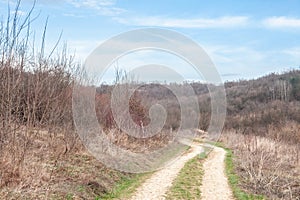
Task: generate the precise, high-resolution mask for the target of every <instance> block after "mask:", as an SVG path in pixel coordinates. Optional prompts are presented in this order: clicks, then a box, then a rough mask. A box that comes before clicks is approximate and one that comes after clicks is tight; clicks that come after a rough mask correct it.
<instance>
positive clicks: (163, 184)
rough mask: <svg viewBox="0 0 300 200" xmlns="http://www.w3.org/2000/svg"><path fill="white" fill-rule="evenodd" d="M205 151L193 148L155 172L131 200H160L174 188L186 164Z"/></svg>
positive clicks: (199, 147)
mask: <svg viewBox="0 0 300 200" xmlns="http://www.w3.org/2000/svg"><path fill="white" fill-rule="evenodd" d="M202 151H203V148H202V147H201V146H199V145H198V146H197V145H195V146H192V147H191V149H190V150H189V151H188V152H187V153H186V154H184V155H182V156H181V157H180V158H178V159H177V160H176V161H175V162H173V163H172V164H171V165H169V166H168V167H166V168H163V169H162V170H159V171H157V172H155V173H154V174H153V175H152V176H151V177H150V178H149V179H148V180H146V182H145V183H144V184H143V185H142V186H141V187H139V188H138V190H137V192H136V193H135V195H134V196H133V197H132V198H131V200H145V199H147V200H152V199H153V200H160V199H165V198H164V195H165V193H166V192H167V191H168V189H169V188H170V187H171V186H172V182H173V180H174V179H175V178H176V176H177V174H178V173H179V172H180V170H181V169H182V168H183V166H184V164H185V163H186V162H187V161H189V160H190V159H192V158H193V157H195V156H196V155H198V154H200V153H201V152H202Z"/></svg>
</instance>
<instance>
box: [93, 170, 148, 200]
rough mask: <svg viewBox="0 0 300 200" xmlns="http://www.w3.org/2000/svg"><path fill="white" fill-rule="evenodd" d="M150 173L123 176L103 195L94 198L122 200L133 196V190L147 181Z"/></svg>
mask: <svg viewBox="0 0 300 200" xmlns="http://www.w3.org/2000/svg"><path fill="white" fill-rule="evenodd" d="M151 174H152V173H150V172H149V173H143V174H133V175H132V176H130V177H128V176H124V177H123V178H122V179H121V180H120V181H119V182H118V183H117V184H116V186H115V187H114V188H113V189H112V190H111V191H110V192H109V193H106V194H105V195H103V196H101V197H97V198H95V199H96V200H98V199H123V198H129V197H130V196H132V195H133V193H134V192H135V190H136V189H137V188H138V187H139V186H140V185H141V184H142V183H143V182H144V181H145V180H146V179H147V178H149V177H150V175H151Z"/></svg>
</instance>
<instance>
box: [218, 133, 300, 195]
mask: <svg viewBox="0 0 300 200" xmlns="http://www.w3.org/2000/svg"><path fill="white" fill-rule="evenodd" d="M222 140H223V142H224V143H225V144H227V145H228V146H229V147H230V148H231V149H233V151H234V155H235V162H236V164H237V167H236V170H237V173H238V174H239V175H240V176H241V178H242V179H241V187H242V188H243V189H244V190H245V191H247V192H249V193H253V194H263V195H265V196H267V197H268V198H270V199H299V197H300V157H299V152H300V147H299V145H297V144H296V145H288V144H286V143H283V142H281V141H275V140H271V139H267V138H264V137H259V136H253V135H241V134H233V133H226V134H224V135H223V137H222Z"/></svg>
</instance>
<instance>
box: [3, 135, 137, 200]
mask: <svg viewBox="0 0 300 200" xmlns="http://www.w3.org/2000/svg"><path fill="white" fill-rule="evenodd" d="M23 134H24V132H23ZM49 135H50V134H49V133H47V132H46V131H44V132H42V131H41V132H37V133H36V134H35V137H34V139H28V141H29V144H28V145H27V150H26V152H25V153H24V158H23V159H22V163H20V165H19V167H16V168H14V166H12V164H11V162H10V159H12V156H11V154H10V152H9V151H6V150H4V151H2V153H5V154H6V155H5V156H3V158H6V160H5V159H2V160H1V174H0V181H1V182H0V183H1V187H0V199H67V198H70V199H73V198H77V199H95V198H97V197H101V196H102V195H104V194H105V193H107V192H109V191H110V190H111V189H112V188H113V187H114V185H115V184H116V183H117V182H118V181H120V180H121V179H122V178H124V177H130V176H131V175H128V174H127V175H126V174H124V173H121V172H116V171H114V170H110V169H107V168H106V167H105V166H104V165H102V164H101V163H100V162H99V161H97V160H96V159H95V158H94V157H92V156H91V155H90V154H88V153H87V152H86V151H85V149H84V148H83V146H82V145H81V143H80V142H79V141H78V140H77V139H76V144H74V148H73V149H72V150H71V151H66V148H67V145H66V143H65V138H64V135H63V134H61V135H56V136H54V137H50V136H49ZM19 137H21V133H20V135H19ZM23 137H25V136H24V135H23ZM10 147H11V148H12V146H10ZM12 168H13V169H14V170H12Z"/></svg>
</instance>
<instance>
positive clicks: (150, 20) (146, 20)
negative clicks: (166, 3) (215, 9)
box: [115, 16, 249, 28]
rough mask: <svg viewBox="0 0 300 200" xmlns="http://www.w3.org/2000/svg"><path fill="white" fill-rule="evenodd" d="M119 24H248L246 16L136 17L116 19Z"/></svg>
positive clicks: (193, 26) (176, 26)
mask: <svg viewBox="0 0 300 200" xmlns="http://www.w3.org/2000/svg"><path fill="white" fill-rule="evenodd" d="M115 19H116V20H117V21H118V22H119V23H122V24H127V25H136V26H160V27H172V28H228V27H240V26H245V25H247V24H248V20H249V18H248V17H246V16H224V17H220V18H193V19H181V18H167V17H161V16H156V17H136V18H128V19H124V18H115Z"/></svg>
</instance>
